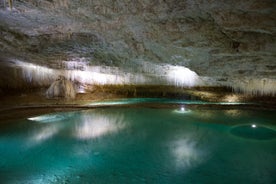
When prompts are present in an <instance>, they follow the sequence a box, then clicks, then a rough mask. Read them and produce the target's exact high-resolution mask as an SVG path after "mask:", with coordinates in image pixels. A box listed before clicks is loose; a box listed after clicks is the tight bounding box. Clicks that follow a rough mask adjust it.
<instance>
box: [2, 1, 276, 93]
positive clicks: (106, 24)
mask: <svg viewBox="0 0 276 184" xmlns="http://www.w3.org/2000/svg"><path fill="white" fill-rule="evenodd" d="M3 2H4V1H0V34H1V36H0V54H1V56H2V57H5V58H7V60H11V59H17V60H20V61H22V62H27V63H33V64H35V65H39V66H45V67H47V68H49V69H53V70H67V73H72V74H76V72H74V71H76V70H78V71H82V73H83V74H82V78H85V79H88V77H87V76H93V74H92V75H90V74H89V75H86V74H84V73H85V72H88V73H89V72H91V70H92V72H94V73H95V72H97V73H98V74H101V75H103V76H104V77H105V78H104V77H96V78H98V79H99V78H100V79H101V80H100V81H101V82H102V81H104V82H102V83H110V81H111V82H112V81H113V79H112V80H109V79H110V77H109V75H111V76H112V77H114V78H116V79H119V80H116V81H118V82H117V83H119V82H120V81H123V82H121V83H129V84H135V83H145V84H147V83H150V84H159V83H160V81H161V83H164V81H165V83H166V81H171V83H170V84H171V85H175V84H187V82H186V81H184V80H183V77H181V76H180V77H179V76H176V75H177V73H179V72H178V70H175V68H174V67H178V68H180V69H181V71H184V69H185V68H188V69H189V70H190V71H192V72H195V73H196V74H197V75H198V76H199V79H200V80H199V81H200V83H197V84H195V85H200V86H202V85H203V86H230V87H232V88H233V89H234V90H236V91H243V92H246V93H253V94H263V95H266V94H269V95H271V94H276V91H275V87H274V86H276V62H275V60H276V55H275V53H276V34H275V32H276V29H275V27H276V18H275V17H276V11H275V9H276V5H275V4H276V3H275V1H274V0H265V1H257V0H247V1H242V2H241V1H240V0H232V1H228V0H182V1H178V0H171V1H162V0H137V1H128V0H120V1H118V0H105V1H102V0H93V1H92V0H88V1H76V0H53V1H37V0H29V1H13V8H12V10H10V8H9V7H8V5H7V3H6V4H4V3H3ZM4 62H5V61H4ZM87 66H89V67H87ZM91 68H92V69H91ZM95 68H96V69H95ZM156 68H157V69H156ZM90 69H91V70H90ZM159 69H160V70H159ZM169 69H172V71H170V70H169ZM166 70H167V71H166ZM71 71H72V72H71ZM160 71H161V72H160ZM164 71H165V72H164ZM174 71H176V73H175V74H172V73H173V72H174ZM187 71H188V70H187ZM47 72H48V71H47ZM78 73H80V72H78ZM168 73H169V74H168ZM170 74H172V76H176V77H175V78H177V79H179V81H177V80H175V81H174V80H167V78H169V79H171V78H172V76H169V75H170ZM0 75H1V74H0ZM11 75H12V73H11ZM34 75H35V74H34ZM49 75H50V74H49ZM183 76H186V75H183ZM70 77H72V76H68V77H67V78H70ZM112 77H111V78H112ZM39 80H40V79H39ZM89 80H90V82H91V83H93V82H94V81H91V80H94V78H93V77H92V78H89ZM252 81H254V82H252ZM263 81H266V82H263ZM4 82H5V81H4ZM96 82H97V81H96ZM35 84H39V83H37V82H33V83H32V85H35ZM189 84H190V83H189ZM1 85H2V84H0V86H1Z"/></svg>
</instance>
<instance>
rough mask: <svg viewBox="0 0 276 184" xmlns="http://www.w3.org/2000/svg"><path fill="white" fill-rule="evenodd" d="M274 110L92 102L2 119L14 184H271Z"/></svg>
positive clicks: (1, 142) (3, 170)
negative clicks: (95, 105) (85, 106)
mask: <svg viewBox="0 0 276 184" xmlns="http://www.w3.org/2000/svg"><path fill="white" fill-rule="evenodd" d="M275 120H276V113H275V111H258V112H257V111H244V110H211V109H210V110H191V109H190V110H189V109H187V108H185V109H181V106H180V107H179V109H173V108H162V109H158V108H129V107H128V108H123V107H120V108H118V107H111V108H97V109H93V110H84V111H76V112H68V113H57V114H47V115H43V116H38V117H30V118H28V119H25V120H21V121H16V122H13V123H10V124H9V125H7V124H2V125H0V178H1V182H0V183H4V184H15V183H24V184H25V183H29V184H39V183H57V184H60V183H96V184H98V183H176V184H177V183H187V184H196V183H199V184H203V183H210V184H216V183H219V184H220V183H225V184H227V183H229V184H230V183H231V184H232V183H245V184H247V183H250V184H252V183H253V184H254V183H260V184H261V183H262V184H263V183H276V156H275V155H276V134H275V129H276V124H275Z"/></svg>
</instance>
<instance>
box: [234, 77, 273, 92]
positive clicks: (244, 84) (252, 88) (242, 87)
mask: <svg viewBox="0 0 276 184" xmlns="http://www.w3.org/2000/svg"><path fill="white" fill-rule="evenodd" d="M231 87H232V88H233V90H234V91H235V92H242V93H246V94H249V95H253V96H266V95H268V96H275V95H276V79H268V78H262V79H244V80H239V81H234V82H233V83H232V85H231Z"/></svg>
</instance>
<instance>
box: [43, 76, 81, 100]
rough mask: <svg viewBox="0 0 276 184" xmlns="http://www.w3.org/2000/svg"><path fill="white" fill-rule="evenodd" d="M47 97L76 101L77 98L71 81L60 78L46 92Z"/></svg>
mask: <svg viewBox="0 0 276 184" xmlns="http://www.w3.org/2000/svg"><path fill="white" fill-rule="evenodd" d="M46 97H47V98H65V99H74V98H75V97H76V91H75V88H74V85H73V83H72V82H71V81H69V80H67V79H66V78H65V77H63V76H60V77H59V78H58V79H57V80H56V81H55V82H54V83H53V84H52V85H51V86H50V87H49V89H48V90H47V91H46Z"/></svg>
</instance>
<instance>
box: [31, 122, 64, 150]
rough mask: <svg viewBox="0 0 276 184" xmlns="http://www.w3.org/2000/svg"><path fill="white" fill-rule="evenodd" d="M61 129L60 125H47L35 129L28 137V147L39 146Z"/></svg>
mask: <svg viewBox="0 0 276 184" xmlns="http://www.w3.org/2000/svg"><path fill="white" fill-rule="evenodd" d="M61 129H62V126H61V124H49V125H47V126H40V127H35V128H34V129H32V131H30V133H29V136H28V141H27V143H28V146H34V145H37V144H41V143H43V142H45V141H47V140H48V139H50V138H52V137H53V136H55V135H56V134H58V132H59V131H60V130H61Z"/></svg>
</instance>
